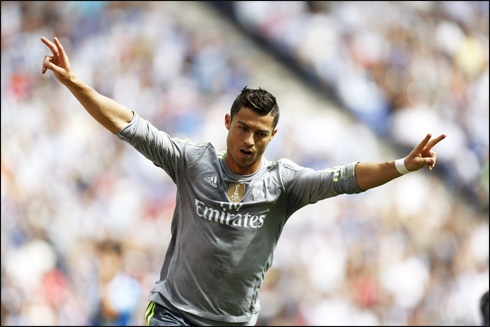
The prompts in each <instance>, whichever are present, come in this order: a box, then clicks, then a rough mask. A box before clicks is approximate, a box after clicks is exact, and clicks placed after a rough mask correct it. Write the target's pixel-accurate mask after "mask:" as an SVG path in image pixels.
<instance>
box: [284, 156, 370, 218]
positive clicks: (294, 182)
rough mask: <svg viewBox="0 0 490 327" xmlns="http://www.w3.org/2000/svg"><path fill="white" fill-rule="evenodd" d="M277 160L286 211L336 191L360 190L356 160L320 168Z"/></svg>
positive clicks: (345, 192) (316, 200) (324, 197)
mask: <svg viewBox="0 0 490 327" xmlns="http://www.w3.org/2000/svg"><path fill="white" fill-rule="evenodd" d="M279 162H280V163H281V164H282V172H281V178H282V180H283V183H284V185H285V189H286V192H287V193H288V206H289V208H288V211H289V213H290V214H292V213H293V212H295V211H296V210H298V209H300V208H302V207H304V206H306V205H307V204H312V203H316V202H318V201H320V200H323V199H326V198H330V197H334V196H337V195H339V194H356V193H361V192H364V190H362V189H361V188H359V185H358V184H357V180H356V176H355V170H354V169H355V166H356V164H357V162H353V163H350V164H347V165H344V166H336V167H334V168H331V169H324V170H313V169H311V168H305V167H301V166H299V165H297V164H296V163H294V162H293V161H291V160H287V159H282V160H280V161H279Z"/></svg>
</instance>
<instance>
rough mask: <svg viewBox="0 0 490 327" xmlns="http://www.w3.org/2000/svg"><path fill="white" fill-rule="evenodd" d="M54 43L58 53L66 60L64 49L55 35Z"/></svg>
mask: <svg viewBox="0 0 490 327" xmlns="http://www.w3.org/2000/svg"><path fill="white" fill-rule="evenodd" d="M54 43H55V44H56V47H57V48H58V53H59V54H61V56H62V57H63V59H64V60H65V61H67V59H68V58H67V55H66V53H65V49H64V48H63V46H62V45H61V42H60V40H58V38H57V37H55V38H54Z"/></svg>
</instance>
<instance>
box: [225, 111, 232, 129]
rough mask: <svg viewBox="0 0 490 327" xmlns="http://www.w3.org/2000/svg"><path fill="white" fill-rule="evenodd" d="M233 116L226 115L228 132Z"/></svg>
mask: <svg viewBox="0 0 490 327" xmlns="http://www.w3.org/2000/svg"><path fill="white" fill-rule="evenodd" d="M230 124H231V116H230V114H226V115H225V126H226V129H227V130H230Z"/></svg>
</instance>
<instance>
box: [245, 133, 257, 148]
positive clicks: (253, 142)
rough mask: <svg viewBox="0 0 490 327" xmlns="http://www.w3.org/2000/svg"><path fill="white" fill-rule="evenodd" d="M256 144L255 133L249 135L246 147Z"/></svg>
mask: <svg viewBox="0 0 490 327" xmlns="http://www.w3.org/2000/svg"><path fill="white" fill-rule="evenodd" d="M254 144H255V141H254V134H253V133H248V134H247V136H246V137H245V145H246V146H249V147H252V146H253V145H254Z"/></svg>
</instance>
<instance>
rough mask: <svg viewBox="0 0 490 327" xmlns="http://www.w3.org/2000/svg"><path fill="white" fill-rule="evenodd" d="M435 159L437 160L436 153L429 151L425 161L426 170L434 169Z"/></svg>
mask: <svg viewBox="0 0 490 327" xmlns="http://www.w3.org/2000/svg"><path fill="white" fill-rule="evenodd" d="M436 159H437V153H436V152H434V151H430V152H429V158H427V159H426V162H427V168H428V169H429V170H432V169H434V166H435V165H436Z"/></svg>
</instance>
